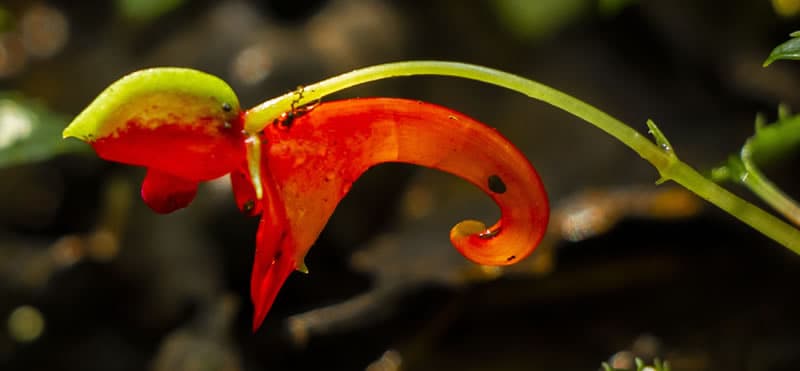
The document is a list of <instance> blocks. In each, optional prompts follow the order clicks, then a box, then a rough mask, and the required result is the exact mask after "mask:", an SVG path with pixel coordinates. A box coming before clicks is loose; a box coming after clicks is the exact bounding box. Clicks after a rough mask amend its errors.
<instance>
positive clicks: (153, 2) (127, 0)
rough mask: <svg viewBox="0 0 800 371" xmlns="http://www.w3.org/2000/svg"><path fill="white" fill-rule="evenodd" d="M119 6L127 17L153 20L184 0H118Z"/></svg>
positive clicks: (143, 20)
mask: <svg viewBox="0 0 800 371" xmlns="http://www.w3.org/2000/svg"><path fill="white" fill-rule="evenodd" d="M116 2H117V8H118V9H119V11H120V13H122V14H123V15H124V16H125V17H126V18H128V19H132V20H135V21H142V22H148V21H152V20H154V19H156V18H158V17H160V16H162V15H164V14H166V13H168V12H170V11H172V10H174V9H176V8H178V7H180V6H181V5H182V4H183V3H184V0H117V1H116Z"/></svg>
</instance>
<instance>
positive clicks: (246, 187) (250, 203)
mask: <svg viewBox="0 0 800 371" xmlns="http://www.w3.org/2000/svg"><path fill="white" fill-rule="evenodd" d="M231 188H232V189H233V197H234V199H235V200H236V206H237V207H239V210H240V211H241V212H242V213H244V214H246V215H250V216H256V215H259V214H261V209H262V208H261V202H258V198H257V197H256V192H255V190H254V189H253V183H252V182H251V181H250V175H249V173H248V172H247V166H242V168H240V169H239V170H237V171H234V172H232V173H231Z"/></svg>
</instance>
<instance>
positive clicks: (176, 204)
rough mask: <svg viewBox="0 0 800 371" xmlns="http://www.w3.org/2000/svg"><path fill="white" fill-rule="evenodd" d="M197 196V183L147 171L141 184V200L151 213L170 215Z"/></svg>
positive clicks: (154, 171) (158, 172)
mask: <svg viewBox="0 0 800 371" xmlns="http://www.w3.org/2000/svg"><path fill="white" fill-rule="evenodd" d="M196 194H197V182H193V181H189V180H186V179H183V178H178V177H176V176H173V175H169V174H166V173H162V172H160V171H158V170H153V169H148V170H147V175H145V177H144V182H142V199H144V202H145V203H146V204H147V206H149V207H150V208H151V209H153V211H155V212H157V213H161V214H166V213H171V212H173V211H175V210H177V209H182V208H184V207H186V206H188V205H189V203H191V202H192V200H193V199H194V196H195V195H196Z"/></svg>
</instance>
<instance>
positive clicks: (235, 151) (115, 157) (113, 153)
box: [91, 121, 244, 181]
mask: <svg viewBox="0 0 800 371" xmlns="http://www.w3.org/2000/svg"><path fill="white" fill-rule="evenodd" d="M91 144H92V147H94V149H95V151H96V152H97V155H98V156H100V157H102V158H104V159H106V160H110V161H116V162H121V163H125V164H130V165H138V166H144V167H147V168H152V169H157V170H159V171H161V172H164V173H169V174H172V175H175V176H178V177H181V178H184V179H187V180H195V181H205V180H211V179H214V178H218V177H221V176H223V175H225V174H227V173H229V172H231V171H233V170H234V169H236V167H238V166H239V164H241V162H242V161H244V149H243V148H244V147H243V144H242V136H241V135H240V133H239V132H235V131H234V130H233V129H229V130H227V131H226V130H225V129H218V128H216V127H214V126H210V124H208V125H206V124H205V123H203V122H198V123H196V124H192V125H189V124H170V123H161V124H158V125H156V124H153V123H147V122H145V123H142V122H138V121H129V122H128V123H127V125H126V126H125V127H123V128H121V129H120V130H119V131H118V132H117V133H116V134H115V135H112V136H108V137H104V138H99V139H97V140H95V141H94V142H91Z"/></svg>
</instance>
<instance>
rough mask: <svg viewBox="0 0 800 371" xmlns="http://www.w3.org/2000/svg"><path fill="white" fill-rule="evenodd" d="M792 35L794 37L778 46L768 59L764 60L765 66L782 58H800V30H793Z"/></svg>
mask: <svg viewBox="0 0 800 371" xmlns="http://www.w3.org/2000/svg"><path fill="white" fill-rule="evenodd" d="M790 36H791V37H792V39H790V40H789V41H786V42H785V43H783V44H780V45H778V46H776V47H775V49H773V50H772V53H770V54H769V57H768V58H767V60H766V61H764V67H766V66H769V65H770V64H771V63H772V62H775V61H777V60H781V59H790V60H800V38H798V36H800V31H795V32H792V34H791V35H790Z"/></svg>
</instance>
